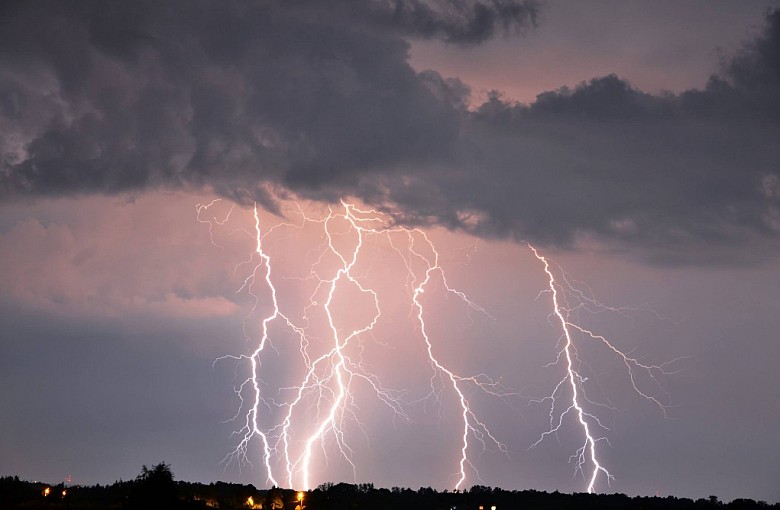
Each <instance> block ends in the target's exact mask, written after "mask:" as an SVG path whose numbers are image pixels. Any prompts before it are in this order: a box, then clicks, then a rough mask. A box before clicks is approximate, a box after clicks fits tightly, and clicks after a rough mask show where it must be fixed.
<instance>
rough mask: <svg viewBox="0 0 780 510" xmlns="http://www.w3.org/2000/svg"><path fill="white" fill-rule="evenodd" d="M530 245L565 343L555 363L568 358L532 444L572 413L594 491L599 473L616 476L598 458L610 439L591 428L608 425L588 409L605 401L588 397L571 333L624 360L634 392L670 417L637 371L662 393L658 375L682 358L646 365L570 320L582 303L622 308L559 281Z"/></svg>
mask: <svg viewBox="0 0 780 510" xmlns="http://www.w3.org/2000/svg"><path fill="white" fill-rule="evenodd" d="M528 248H529V249H530V250H531V252H532V253H533V255H534V256H535V257H536V258H537V259H538V260H539V261H540V262H541V263H542V265H543V268H544V273H545V274H546V276H547V284H548V292H549V294H550V295H551V297H552V310H553V311H552V314H551V315H552V316H553V317H554V318H555V321H556V322H557V323H558V325H559V327H560V330H561V332H562V340H563V341H562V344H563V345H562V347H561V348H560V350H559V351H558V356H557V358H556V362H555V363H556V364H557V363H559V362H560V361H561V359H563V360H565V362H564V367H565V370H564V377H563V378H562V379H561V380H560V381H559V382H558V384H557V385H556V386H555V388H554V390H553V392H552V393H551V394H550V395H549V396H548V397H546V398H545V399H543V400H546V401H549V402H550V411H549V415H550V428H549V430H547V431H546V432H544V433H542V435H541V437H540V438H539V439H538V440H537V441H536V442H535V443H533V445H532V446H531V447H532V448H533V447H535V446H537V445H538V444H540V443H541V442H542V441H543V440H544V439H545V438H546V437H547V436H550V435H553V434H556V433H557V432H558V431H559V430H560V429H561V427H562V426H563V424H564V419H565V418H566V417H567V416H568V415H569V414H573V416H574V418H575V420H576V424H577V425H578V426H579V427H580V429H581V431H582V435H583V444H582V446H581V447H580V448H579V449H578V450H577V451H576V452H575V454H574V455H573V456H572V457H571V460H573V461H574V462H575V471H577V472H580V473H582V475H583V476H584V477H585V478H586V480H587V483H588V485H587V491H588V493H592V492H594V491H595V488H596V482H597V481H598V479H599V475H601V477H602V478H604V479H605V480H606V482H607V484H609V482H610V481H611V480H613V479H614V477H613V476H612V474H611V473H610V472H609V471H608V470H607V469H606V468H605V467H604V464H603V463H602V462H601V461H600V460H599V456H598V454H597V448H596V447H597V443H599V442H602V441H603V442H608V439H607V438H606V437H605V436H600V435H596V434H595V433H594V432H593V430H592V429H601V430H605V431H606V430H608V428H607V427H606V426H605V425H604V424H603V423H602V422H601V420H599V418H598V417H597V416H596V415H595V414H593V413H592V412H588V411H586V410H585V407H586V406H587V405H590V406H604V404H597V403H596V402H593V401H591V400H590V399H588V398H587V396H586V392H585V386H584V385H585V383H586V381H587V377H585V376H583V375H581V373H580V372H579V369H578V365H579V364H581V362H580V360H579V359H578V357H577V349H576V347H575V344H574V336H573V335H572V331H577V332H579V333H581V334H583V336H585V337H587V338H590V339H592V340H596V341H598V342H600V343H601V344H602V345H604V346H605V347H606V348H607V349H609V350H610V351H611V352H612V353H613V354H615V355H617V356H618V357H619V358H620V359H622V361H623V363H624V364H625V366H626V369H627V372H628V376H629V381H630V384H631V386H632V388H633V389H634V391H635V392H636V393H638V394H639V395H640V396H641V397H642V398H644V399H646V400H648V401H650V402H651V403H653V404H654V405H656V406H657V407H658V408H659V409H660V410H661V412H662V413H663V415H664V417H667V408H668V407H669V406H668V404H665V403H662V402H661V400H659V398H657V397H656V396H653V395H652V394H650V392H649V391H643V390H642V389H641V388H640V386H639V384H638V382H637V377H636V373H637V371H644V372H645V373H646V374H647V375H648V376H649V377H650V379H651V380H652V381H653V383H654V384H655V385H656V387H657V388H658V389H660V390H661V391H662V392H663V388H662V387H661V386H660V383H659V381H658V378H657V375H659V374H662V375H670V374H673V373H676V372H675V371H671V370H668V369H667V368H666V367H667V366H668V365H669V364H671V363H674V362H676V361H678V360H680V359H682V358H676V359H674V360H672V361H670V362H667V363H664V364H662V365H647V364H643V363H641V362H640V361H638V360H637V359H636V358H633V357H631V356H629V355H627V354H625V353H624V352H623V351H621V350H620V349H618V348H617V347H615V345H614V344H613V343H611V342H610V341H609V340H608V339H607V338H606V337H604V336H603V335H599V334H596V333H594V332H592V331H591V330H589V329H586V328H584V327H582V326H580V325H578V324H576V323H575V322H572V320H571V319H570V317H571V315H572V312H574V311H576V310H577V309H579V308H582V307H583V306H593V307H595V308H597V309H608V310H611V311H614V312H619V311H621V310H620V309H617V308H611V307H607V306H605V305H603V304H601V303H598V302H597V301H595V300H593V299H591V298H589V297H587V296H586V295H585V294H584V293H583V292H582V291H580V290H578V289H576V288H574V287H573V286H572V285H571V284H570V283H569V282H568V280H567V279H566V277H565V275H564V276H563V278H562V279H561V281H560V282H559V281H558V280H557V279H556V278H555V274H554V273H553V271H552V269H551V267H550V262H549V261H548V260H547V258H546V257H544V256H543V255H541V254H540V253H539V251H538V250H537V249H536V248H535V247H534V246H532V245H531V244H528ZM564 293H568V294H570V295H573V296H574V297H575V298H576V299H578V301H579V303H578V304H576V305H574V306H567V305H564V304H562V303H561V294H564ZM566 386H568V388H569V390H570V395H569V398H568V400H567V401H568V404H567V405H566V408H565V409H564V410H563V411H561V412H560V413H556V404H557V400H558V399H559V398H562V397H561V395H562V394H563V393H564V389H565V387H566ZM663 393H665V392H663ZM536 402H539V401H538V400H537V401H536ZM586 469H588V470H589V474H586Z"/></svg>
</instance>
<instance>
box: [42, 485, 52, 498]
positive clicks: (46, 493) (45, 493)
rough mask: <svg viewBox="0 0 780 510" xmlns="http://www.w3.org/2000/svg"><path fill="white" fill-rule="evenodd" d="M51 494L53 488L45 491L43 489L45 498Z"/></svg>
mask: <svg viewBox="0 0 780 510" xmlns="http://www.w3.org/2000/svg"><path fill="white" fill-rule="evenodd" d="M49 494H51V487H46V488H45V489H43V496H44V497H46V496H48V495H49Z"/></svg>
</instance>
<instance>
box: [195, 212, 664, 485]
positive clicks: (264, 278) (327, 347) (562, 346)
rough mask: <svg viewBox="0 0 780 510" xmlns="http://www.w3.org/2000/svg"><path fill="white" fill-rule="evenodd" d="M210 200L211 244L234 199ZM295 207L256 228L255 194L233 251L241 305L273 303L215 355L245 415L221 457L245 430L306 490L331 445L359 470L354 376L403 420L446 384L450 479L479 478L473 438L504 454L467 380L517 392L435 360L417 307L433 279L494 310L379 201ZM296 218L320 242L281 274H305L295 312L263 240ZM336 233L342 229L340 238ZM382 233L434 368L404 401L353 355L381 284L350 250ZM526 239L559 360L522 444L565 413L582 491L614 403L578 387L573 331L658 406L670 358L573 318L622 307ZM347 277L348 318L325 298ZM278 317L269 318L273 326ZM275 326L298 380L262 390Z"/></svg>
mask: <svg viewBox="0 0 780 510" xmlns="http://www.w3.org/2000/svg"><path fill="white" fill-rule="evenodd" d="M217 202H218V200H214V201H212V202H210V203H208V204H205V205H201V204H199V205H197V206H196V211H197V214H198V216H197V219H198V221H199V222H201V223H206V224H208V225H209V237H210V239H211V242H212V244H214V245H215V246H219V245H218V244H217V243H216V242H214V239H213V231H212V229H213V227H214V226H215V225H218V226H221V225H223V224H224V223H225V222H227V220H228V219H229V218H230V215H231V213H232V212H233V207H231V209H230V210H229V211H228V213H227V215H226V216H225V218H224V219H222V220H218V219H217V218H216V217H212V218H210V219H203V218H202V215H203V214H205V213H206V212H207V211H208V209H209V208H210V207H212V206H213V205H214V204H215V203H217ZM296 205H297V204H296ZM295 214H296V215H297V216H298V217H300V218H301V221H300V222H299V223H278V224H276V225H274V226H273V227H271V228H268V229H266V230H265V231H263V230H262V229H261V221H260V215H259V214H258V209H257V206H255V207H254V209H253V219H254V232H253V233H250V235H251V237H252V239H253V241H254V251H253V253H252V255H251V256H250V257H249V259H248V260H247V261H245V262H244V263H242V265H243V264H246V265H249V266H250V267H251V266H252V265H253V269H252V270H251V271H250V272H249V275H248V276H247V277H246V278H245V279H244V280H243V283H242V285H241V286H240V288H239V289H238V292H246V293H248V294H249V295H250V296H252V297H253V298H254V300H255V305H254V307H253V309H252V312H251V314H250V317H252V316H253V314H255V313H256V312H257V310H258V309H259V308H260V307H259V305H260V303H261V301H262V302H263V306H264V307H267V308H269V309H270V311H268V312H267V314H265V316H264V317H263V318H262V319H261V320H260V321H259V325H260V335H259V339H252V338H250V336H249V335H247V340H249V341H252V342H253V343H255V342H256V343H255V346H254V347H253V348H252V349H251V350H250V352H249V353H248V354H244V355H238V356H224V357H223V358H219V359H225V358H230V359H234V360H237V361H245V362H248V364H249V375H248V377H247V378H246V379H245V380H244V381H243V382H242V383H241V384H239V385H237V386H236V387H235V393H236V395H237V396H238V399H239V401H240V406H239V410H238V411H237V413H236V415H235V416H234V417H233V421H239V420H240V423H242V425H241V427H240V428H239V430H238V431H237V432H236V434H237V436H238V437H239V440H238V444H237V446H236V448H235V449H234V450H233V451H232V452H231V453H230V454H229V455H228V456H226V457H225V459H224V462H225V463H229V462H231V461H237V462H238V463H239V465H241V464H243V463H249V457H250V446H251V444H252V443H253V442H254V441H258V442H259V446H260V455H261V458H262V463H263V466H264V470H265V472H266V476H267V482H268V483H270V484H273V485H279V484H280V483H281V484H284V485H285V486H287V487H299V488H302V489H305V490H308V489H310V488H311V487H312V479H313V475H314V471H315V466H318V465H319V464H321V463H327V462H329V456H330V455H333V454H335V455H337V456H339V457H341V458H342V459H344V460H345V461H346V463H348V464H349V465H350V466H351V468H352V471H353V475H354V478H357V473H358V470H359V466H358V465H356V462H355V461H354V451H353V448H352V447H351V446H350V438H349V430H348V429H347V425H354V426H356V427H358V428H359V429H360V430H361V431H362V432H363V433H364V435H366V436H368V434H367V433H366V431H365V430H364V427H363V425H362V423H361V419H360V412H359V398H358V395H357V393H356V389H357V386H359V385H360V386H363V387H365V388H367V389H368V390H369V391H370V394H371V395H372V396H373V398H376V399H377V400H378V401H379V402H381V403H382V404H384V405H385V406H387V407H388V408H389V409H390V410H391V411H392V413H393V414H394V416H396V417H398V418H399V419H400V420H403V421H406V422H408V421H410V420H411V418H410V416H409V414H408V412H407V410H408V407H409V406H411V405H414V404H416V403H419V402H421V401H426V400H431V401H433V402H436V403H437V404H438V405H439V406H442V405H443V400H442V397H443V395H444V393H445V392H446V393H447V394H448V395H451V396H452V398H453V399H454V400H455V401H457V408H458V416H459V419H458V423H459V429H458V430H459V431H460V432H459V437H460V440H459V445H458V447H457V448H456V449H455V452H456V453H455V454H454V455H453V464H454V465H456V466H457V468H456V469H455V471H454V473H453V480H455V482H454V488H455V489H460V488H462V487H463V485H464V484H465V483H466V480H467V479H468V478H469V477H470V476H474V477H475V478H476V479H479V473H478V471H477V468H476V465H475V464H474V462H473V461H472V455H473V454H474V448H475V446H474V443H476V444H477V445H478V446H481V448H482V449H483V450H484V449H485V448H487V447H488V446H490V447H492V448H495V449H497V450H498V451H501V452H503V453H504V454H507V455H508V454H509V450H508V448H507V446H506V445H505V444H504V443H502V442H501V441H500V440H499V439H498V438H497V437H496V436H495V435H494V434H493V432H491V430H490V428H489V427H488V425H487V424H486V422H485V420H483V419H481V418H480V417H479V416H478V415H477V413H475V411H474V410H473V406H472V403H471V402H470V401H469V397H468V395H469V392H470V391H471V390H479V391H481V392H483V393H484V394H487V395H490V396H493V397H496V398H506V397H509V396H518V394H517V393H511V392H507V391H505V390H504V389H502V388H501V387H500V385H499V384H498V383H497V382H495V381H494V380H492V379H491V378H490V377H488V376H487V375H485V374H476V375H466V376H464V375H460V374H458V373H457V372H456V371H454V370H453V369H452V368H450V367H449V366H448V365H447V364H446V363H445V362H444V360H443V358H442V357H441V353H440V352H438V351H439V349H437V347H436V345H437V342H436V341H435V340H434V339H432V338H431V334H430V331H429V327H428V325H427V324H426V317H427V316H429V314H430V312H429V311H428V310H427V308H426V305H425V298H424V295H425V293H426V292H427V291H433V287H434V284H436V285H438V286H439V287H440V288H443V289H444V291H445V292H446V293H449V294H451V295H454V296H456V297H457V299H459V300H460V301H461V302H462V303H463V304H464V306H465V307H466V308H467V309H468V310H473V311H476V312H478V313H481V314H484V315H485V316H486V317H489V318H491V319H492V317H491V316H490V315H489V314H488V312H487V311H486V310H485V309H484V308H482V307H480V306H479V305H478V304H476V303H474V302H473V301H472V300H471V299H470V298H469V297H468V296H467V295H466V294H464V293H463V292H461V291H459V290H457V289H455V288H453V287H451V286H450V284H449V283H448V281H447V277H446V275H445V271H444V269H443V268H442V267H441V265H440V263H439V253H438V251H437V249H436V247H435V245H434V243H433V242H432V241H431V239H430V238H429V236H428V235H427V234H426V233H425V232H424V231H422V230H420V229H417V228H404V227H401V226H398V225H396V224H393V223H392V221H391V220H389V219H388V218H387V217H386V216H385V215H383V214H382V213H380V212H378V211H375V210H362V209H359V208H358V207H356V206H354V205H352V204H349V203H346V202H342V203H341V204H340V208H338V209H337V210H335V211H334V209H333V208H331V207H329V208H328V210H327V214H324V215H323V216H322V217H318V218H312V217H309V216H308V215H307V214H306V213H305V212H304V211H303V209H302V208H301V207H300V206H298V207H297V210H296V212H295ZM305 226H316V228H317V229H318V232H321V234H320V236H321V237H320V240H321V243H320V246H319V247H318V248H315V249H313V250H312V253H315V256H316V260H315V262H314V263H313V264H312V266H311V269H310V270H309V272H308V274H307V275H305V276H303V277H300V278H298V277H289V276H288V277H286V278H287V279H295V280H300V281H302V282H310V284H311V285H312V286H313V290H312V291H311V293H310V295H309V297H308V305H307V306H306V307H305V308H304V310H303V315H302V316H301V317H298V318H297V319H296V320H295V321H294V320H292V319H291V318H290V316H289V315H288V314H287V313H285V311H283V309H282V305H281V304H280V301H279V297H278V289H277V287H276V282H275V280H274V277H273V273H272V265H273V261H272V258H271V256H270V255H269V254H268V252H266V251H265V249H264V241H265V239H266V238H267V237H268V236H269V235H270V234H272V233H273V232H275V231H277V230H279V229H299V230H303V229H304V227H305ZM337 238H339V239H340V241H337ZM346 238H350V239H353V240H352V241H350V242H347V241H345V240H344V239H346ZM380 240H384V242H386V243H387V245H389V246H390V248H391V250H392V251H394V252H395V253H396V254H397V255H398V257H399V258H400V260H401V261H402V264H403V267H405V268H406V273H407V274H406V281H405V289H406V292H408V299H409V306H410V318H413V320H414V321H415V323H416V331H417V332H418V334H419V337H418V338H419V340H420V341H421V342H422V348H423V350H424V351H425V353H426V356H427V363H428V365H429V366H430V369H431V376H430V391H428V393H427V395H426V396H424V397H423V398H421V399H417V400H412V401H411V402H407V401H405V400H404V399H403V395H404V392H403V391H401V390H397V389H391V388H387V387H385V386H384V385H383V384H382V382H381V381H380V378H379V377H378V376H377V375H375V374H374V373H372V372H371V370H370V369H369V367H368V366H366V364H365V363H364V362H363V360H362V352H363V338H364V337H367V336H368V337H370V338H373V336H374V334H375V333H374V330H375V327H376V326H377V324H378V323H379V322H380V321H381V320H382V316H383V314H382V304H381V303H380V299H379V294H378V293H377V291H376V290H375V289H373V288H371V287H370V286H369V284H368V283H367V280H366V278H365V274H363V273H361V270H358V269H357V267H358V265H359V264H358V263H359V261H361V260H364V259H365V257H364V256H363V253H364V246H365V245H366V243H369V242H372V241H380ZM528 247H529V249H530V250H531V252H532V253H533V255H534V256H535V257H536V259H538V261H539V262H541V263H542V265H543V270H544V274H545V275H546V277H547V289H546V290H545V291H543V292H545V293H549V295H550V296H551V298H552V303H551V304H552V312H551V314H550V318H551V320H552V323H553V324H554V325H555V326H556V328H558V329H559V330H560V332H561V336H560V340H559V342H558V344H557V348H558V350H557V356H556V359H555V361H554V362H553V363H551V365H563V367H564V375H563V377H562V378H561V379H560V380H559V381H558V383H557V384H556V385H555V387H554V389H553V391H552V393H551V394H550V395H549V396H547V397H545V398H544V399H541V400H534V401H532V402H547V403H549V429H548V430H547V431H546V432H544V433H542V434H541V437H539V439H538V440H537V441H536V442H535V443H533V445H532V446H531V447H535V446H537V445H538V444H540V443H541V442H542V441H543V440H544V439H545V438H547V437H548V436H550V435H555V434H557V433H558V432H559V431H560V430H561V429H562V427H563V426H564V425H565V423H567V420H568V419H569V418H573V422H574V424H575V425H576V426H577V427H578V428H579V430H580V431H581V433H582V437H583V442H582V446H580V447H579V448H578V449H577V450H576V452H575V454H574V455H572V457H571V459H572V462H574V464H575V472H578V473H581V474H582V475H583V477H585V479H586V481H587V490H588V492H593V491H594V490H595V489H596V484H597V482H599V480H600V479H602V478H603V479H605V480H606V482H607V483H609V481H610V480H612V479H613V476H612V475H611V474H610V472H609V471H608V470H607V469H606V467H605V466H604V463H603V462H602V461H601V460H600V458H599V455H598V454H599V451H598V445H599V443H601V442H607V438H606V437H605V436H604V435H603V434H601V433H599V432H598V431H606V430H608V429H607V427H606V426H605V425H604V423H603V422H602V421H601V420H600V419H599V418H598V417H597V415H596V414H595V411H594V408H596V407H607V408H610V409H611V408H612V407H611V406H610V405H608V404H602V403H598V402H596V401H593V400H591V399H590V398H589V397H588V396H587V393H586V382H587V381H588V378H587V377H585V376H583V375H582V373H581V368H582V366H583V362H582V361H581V360H580V359H579V357H578V353H577V347H576V345H577V342H579V341H580V340H581V339H582V341H594V342H596V343H598V344H600V345H602V346H604V347H605V348H606V349H608V350H609V351H611V353H612V354H613V355H615V356H617V357H618V358H620V359H621V360H622V362H623V364H624V365H625V367H626V370H627V373H628V380H629V382H630V384H631V386H632V387H633V389H634V390H635V391H636V392H637V393H638V394H639V395H640V396H641V397H642V398H644V399H646V400H647V401H649V402H651V403H652V404H654V405H656V406H657V407H659V408H660V409H661V411H662V412H663V414H664V416H666V410H667V408H668V404H665V403H664V402H663V400H664V399H663V398H660V397H658V396H656V395H658V393H659V391H660V392H663V388H662V387H661V386H660V383H659V381H658V376H660V375H666V374H670V373H673V372H670V371H668V370H667V369H666V366H667V364H661V365H649V364H645V363H642V362H641V361H639V360H638V359H637V358H635V357H632V356H630V355H629V354H626V353H625V352H623V351H621V350H620V349H619V348H617V347H616V346H615V344H613V343H612V342H610V341H609V340H608V339H607V338H606V337H605V336H603V335H600V334H598V333H595V332H593V331H591V330H590V329H588V328H585V327H584V326H582V325H580V324H577V323H576V322H575V321H574V320H573V317H575V318H576V315H577V312H578V310H584V311H590V312H593V311H596V312H599V311H604V310H610V311H615V312H623V309H616V308H610V307H606V306H605V305H602V304H601V303H598V302H597V301H595V300H594V299H592V298H591V297H590V296H589V294H588V293H586V292H582V291H580V290H579V289H578V288H576V287H574V286H573V285H572V284H571V283H570V281H569V280H568V279H567V276H566V275H565V273H563V272H560V276H559V277H557V278H556V271H554V270H553V268H552V267H551V264H550V263H549V261H548V260H547V258H545V257H544V256H543V255H541V253H540V252H539V251H538V250H537V249H536V248H535V247H534V246H531V245H530V244H529V245H528ZM369 262H371V261H369ZM363 266H365V264H363V263H361V265H360V267H363ZM349 289H352V290H351V292H352V294H351V295H353V296H354V295H357V296H359V297H358V298H356V299H360V300H365V303H366V304H368V305H369V307H370V308H371V309H372V310H373V312H371V313H370V316H369V317H367V318H366V319H365V320H363V322H362V323H360V324H358V325H357V326H355V325H352V326H350V327H346V328H345V327H344V326H343V325H340V324H341V323H342V322H343V321H342V319H343V317H339V316H338V313H337V312H336V311H335V310H334V302H335V300H336V298H337V296H338V295H339V294H340V293H341V292H344V291H346V290H349ZM261 290H262V292H263V293H264V294H267V295H268V299H261V298H260V297H259V294H258V293H259V292H260V291H261ZM315 310H319V311H320V312H321V313H323V314H324V317H325V319H326V322H327V328H326V329H327V331H326V332H325V333H324V334H323V332H322V331H313V330H314V329H315V328H316V326H313V325H312V324H311V323H310V318H311V315H310V314H312V313H314V311H315ZM296 322H297V323H296ZM275 323H278V324H277V325H275V326H274V324H275ZM272 326H273V328H282V329H283V330H286V331H288V332H289V333H291V334H292V337H294V338H295V339H296V342H297V344H296V345H295V349H297V353H296V356H299V359H300V361H299V362H300V364H301V366H302V367H303V375H302V376H301V377H300V378H299V379H298V381H297V383H296V384H294V385H292V386H289V387H285V388H278V389H277V391H276V393H274V392H273V391H269V390H268V388H267V386H266V384H265V383H264V381H263V379H262V373H263V363H264V362H265V359H266V356H267V354H266V353H267V351H268V349H269V347H270V348H271V350H272V351H275V346H274V345H273V344H272V343H271V340H272V339H271V328H272ZM276 330H277V329H274V331H276ZM274 334H275V333H274ZM369 335H370V336H369ZM323 345H324V347H323ZM276 352H277V353H278V351H276ZM673 361H676V360H673ZM670 363H671V362H670ZM640 373H641V374H642V377H647V378H649V380H650V381H652V383H653V384H654V385H655V386H654V387H653V388H647V387H646V386H644V387H643V385H642V384H640V382H639V381H638V379H637V376H638V375H639V374H640ZM588 384H591V383H588ZM564 400H565V401H566V404H563V405H561V404H560V403H559V402H561V401H564ZM440 408H441V407H440Z"/></svg>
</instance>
